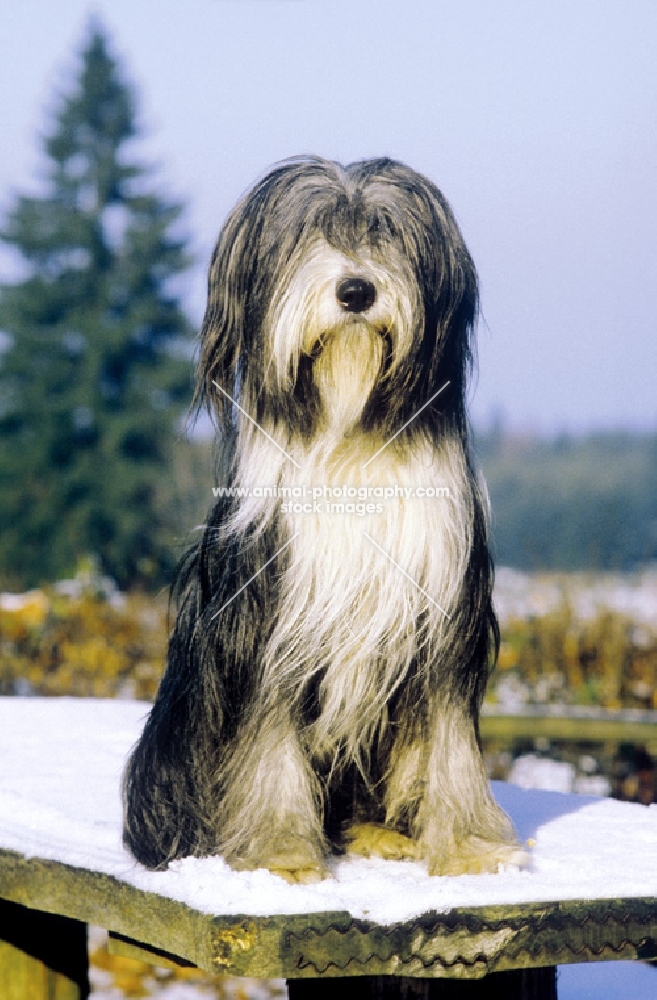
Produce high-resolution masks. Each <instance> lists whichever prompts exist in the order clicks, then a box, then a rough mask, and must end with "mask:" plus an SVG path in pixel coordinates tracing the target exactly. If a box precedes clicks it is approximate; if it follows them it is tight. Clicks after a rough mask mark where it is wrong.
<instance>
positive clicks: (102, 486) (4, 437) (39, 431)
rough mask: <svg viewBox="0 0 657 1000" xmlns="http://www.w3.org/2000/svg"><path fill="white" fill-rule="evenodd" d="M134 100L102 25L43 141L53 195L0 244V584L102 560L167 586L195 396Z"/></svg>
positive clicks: (171, 209)
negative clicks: (177, 482) (172, 524)
mask: <svg viewBox="0 0 657 1000" xmlns="http://www.w3.org/2000/svg"><path fill="white" fill-rule="evenodd" d="M136 137H137V129H136V124H135V100H134V95H133V92H132V90H131V88H130V87H129V86H128V85H127V84H126V83H125V82H124V80H123V79H122V75H121V72H120V68H119V67H118V65H117V63H116V61H115V60H114V59H113V58H112V56H111V54H110V51H109V47H108V43H107V40H106V38H105V35H104V33H103V31H102V30H101V29H100V28H99V27H97V26H96V27H93V28H92V29H91V31H90V34H89V38H88V41H87V44H86V45H85V47H84V49H83V52H82V59H81V72H80V74H79V77H78V79H77V83H76V85H75V87H74V88H73V89H72V92H71V93H69V95H68V96H67V97H65V98H64V100H63V101H62V102H61V103H60V108H59V111H58V113H57V115H56V117H55V120H54V123H53V126H52V129H51V131H50V133H49V135H48V137H47V139H46V140H45V153H46V156H47V162H48V175H47V189H46V193H45V194H44V196H43V197H18V198H17V199H16V202H15V204H14V206H13V208H12V209H11V211H10V212H9V214H8V217H7V218H6V220H5V223H4V226H3V227H2V230H1V231H0V236H1V237H2V239H3V240H4V241H5V243H6V244H8V245H9V246H11V247H12V248H13V249H14V250H15V251H17V253H18V255H19V258H21V259H22V269H23V274H24V275H25V276H24V277H23V279H22V280H20V281H18V282H14V283H12V284H7V285H4V286H3V287H1V288H0V331H2V343H1V344H0V524H1V528H0V583H1V584H2V585H4V586H14V587H17V586H20V587H25V586H31V585H34V584H38V583H40V582H43V581H47V580H53V579H56V578H59V577H61V576H63V575H68V574H70V573H71V572H72V571H73V570H74V569H75V565H76V563H77V561H78V560H79V559H80V557H82V556H85V555H89V554H91V555H94V556H96V557H97V558H98V559H99V560H100V564H101V566H102V568H103V570H104V571H105V572H107V573H110V574H111V575H112V576H114V577H115V578H116V579H117V580H118V582H119V583H120V584H121V585H122V586H124V587H125V586H130V585H133V584H141V585H155V584H160V583H161V582H162V581H163V580H164V579H165V577H166V576H167V574H168V571H169V568H170V564H171V558H172V556H171V551H172V544H171V543H172V538H171V532H170V530H169V529H168V525H167V519H166V512H165V511H163V510H162V509H160V508H159V507H158V482H159V481H161V479H162V477H166V474H167V466H168V462H169V461H170V457H171V452H172V446H173V442H174V439H175V435H176V434H177V433H178V427H179V423H180V419H181V416H182V414H183V412H184V409H185V407H186V404H187V403H188V400H189V395H190V388H191V386H190V356H191V349H190V329H189V324H188V321H187V319H186V318H185V316H184V314H183V312H182V310H181V306H180V302H179V299H178V297H177V295H176V292H175V288H174V284H175V279H176V277H177V276H178V275H180V273H181V272H182V271H183V270H184V269H185V268H186V267H187V266H188V263H189V260H188V257H187V254H186V250H185V243H184V240H183V239H182V238H181V237H180V236H178V235H176V229H177V227H176V223H177V222H178V220H179V217H180V214H181V211H182V206H181V205H180V204H177V203H173V202H171V201H168V200H166V199H164V198H162V197H160V196H158V194H157V193H156V192H155V191H154V190H153V188H152V184H153V181H152V178H151V177H150V174H149V171H148V170H147V169H146V168H144V167H143V166H141V165H140V164H139V162H138V161H136V160H135V159H134V152H133V148H132V147H133V140H134V139H135V138H136Z"/></svg>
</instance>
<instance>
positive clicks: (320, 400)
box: [124, 157, 523, 882]
mask: <svg viewBox="0 0 657 1000" xmlns="http://www.w3.org/2000/svg"><path fill="white" fill-rule="evenodd" d="M476 311H477V277H476V273H475V269H474V266H473V263H472V260H471V258H470V255H469V253H468V251H467V249H466V246H465V244H464V242H463V238H462V236H461V233H460V231H459V229H458V227H457V224H456V222H455V219H454V216H453V215H452V212H451V210H450V208H449V205H448V204H447V202H446V200H445V199H444V197H443V196H442V194H441V193H440V191H438V190H437V188H436V187H434V186H433V184H431V183H430V182H429V181H428V180H426V179H425V178H424V177H422V176H421V175H419V174H417V173H415V172H414V171H412V170H410V169H409V168H408V167H406V166H404V165H402V164H400V163H398V162H395V161H392V160H389V159H375V160H366V161H363V162H359V163H352V164H350V165H349V166H347V167H342V166H340V165H339V164H337V163H333V162H329V161H326V160H322V159H319V158H312V157H311V158H300V159H293V160H289V161H286V162H284V163H282V164H280V165H278V166H276V167H275V168H274V169H273V170H272V171H271V172H270V173H269V174H268V175H267V176H266V177H265V178H264V179H263V180H262V181H260V183H258V184H256V186H255V187H254V188H253V189H252V190H251V191H250V192H249V193H248V194H247V195H246V197H245V198H244V199H243V200H242V201H241V202H240V203H239V204H238V205H237V207H236V208H235V209H234V211H233V212H232V213H231V215H230V216H229V218H228V220H227V222H226V224H225V226H224V227H223V230H222V232H221V234H220V236H219V239H218V242H217V245H216V249H215V251H214V255H213V258H212V264H211V267H210V275H209V294H208V305H207V311H206V314H205V319H204V322H203V329H202V334H201V338H202V339H201V356H200V367H199V382H198V389H197V401H199V402H200V401H205V402H206V403H208V404H209V405H210V406H211V408H212V409H213V411H214V413H215V415H216V418H217V421H218V427H219V473H220V476H221V482H222V486H221V487H220V488H217V489H216V490H215V491H214V492H215V494H217V496H218V499H217V502H216V504H215V506H214V508H213V509H212V511H211V513H210V515H209V517H208V519H207V523H206V524H205V525H203V528H202V534H201V536H200V541H199V542H198V544H197V545H196V546H195V547H194V548H193V549H192V551H191V552H190V553H189V554H188V556H187V558H186V560H184V561H183V564H182V566H181V569H180V573H179V578H178V598H179V610H178V616H177V621H176V624H175V628H174V630H173V633H172V635H171V639H170V644H169V653H168V665H167V670H166V673H165V676H164V678H163V680H162V683H161V685H160V689H159V691H158V694H157V698H156V701H155V704H154V706H153V709H152V711H151V714H150V717H149V719H148V721H147V723H146V727H145V729H144V733H143V735H142V737H141V739H140V741H139V743H138V744H137V746H136V748H135V749H134V751H133V752H132V755H131V757H130V760H129V763H128V766H127V770H126V774H125V783H124V796H125V817H126V818H125V832H124V840H125V844H126V846H127V847H128V848H129V849H130V851H132V853H133V855H134V856H135V857H136V858H137V859H138V860H139V861H141V862H142V863H143V864H144V865H146V866H147V867H149V868H163V867H166V865H167V864H168V862H170V861H171V860H172V859H174V858H180V857H183V856H186V855H197V856H199V855H200V856H205V855H210V854H222V855H223V856H224V857H225V859H226V860H227V861H228V862H229V864H231V865H232V866H233V867H235V868H248V869H254V868H259V867H265V868H268V869H270V870H271V871H273V872H276V873H278V874H280V875H282V876H283V877H284V878H287V879H288V880H289V881H302V882H303V881H310V880H315V879H318V878H322V877H324V876H325V875H326V874H327V873H328V870H327V866H326V858H327V855H328V853H329V851H330V848H331V847H333V848H334V849H338V850H344V849H346V850H348V851H350V852H353V853H357V854H363V855H368V856H369V855H379V856H382V857H386V858H416V859H423V860H425V861H426V863H427V865H428V869H429V871H430V872H431V873H434V874H457V873H462V872H482V871H496V870H497V869H498V867H499V865H500V864H507V863H512V864H515V863H522V860H523V854H522V851H521V850H520V849H519V846H518V844H517V842H516V839H515V837H514V834H513V831H512V829H511V826H510V823H509V820H508V818H507V816H506V815H505V814H504V813H503V812H502V811H501V810H500V809H499V807H498V806H497V805H496V803H495V801H494V800H493V798H492V795H491V792H490V789H489V786H488V782H487V779H486V774H485V771H484V767H483V763H482V758H481V753H480V749H479V738H478V715H479V708H480V705H481V700H482V697H483V693H484V688H485V685H486V680H487V676H488V671H489V667H490V666H491V664H492V662H493V661H494V658H495V653H496V649H497V644H498V630H497V623H496V619H495V616H494V613H493V609H492V605H491V586H492V571H491V561H490V558H489V553H488V548H487V543H486V518H485V505H484V502H483V500H482V493H481V487H480V486H479V484H478V481H477V478H476V476H475V473H474V471H473V465H472V461H471V457H470V453H469V447H468V437H467V420H466V412H465V389H466V375H467V374H468V369H469V367H470V365H471V361H472V336H473V325H474V322H475V318H476Z"/></svg>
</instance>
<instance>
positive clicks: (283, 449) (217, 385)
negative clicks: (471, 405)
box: [212, 379, 431, 469]
mask: <svg viewBox="0 0 657 1000" xmlns="http://www.w3.org/2000/svg"><path fill="white" fill-rule="evenodd" d="M212 384H213V385H216V387H217V389H218V390H219V392H223V394H224V396H225V397H226V399H229V400H230V401H231V403H232V404H233V406H236V407H237V409H238V410H239V411H240V413H243V414H244V416H245V417H246V419H247V420H250V421H251V423H252V424H253V426H254V427H257V428H258V430H259V431H262V433H263V434H264V435H265V437H266V438H268V439H269V440H270V441H271V443H272V444H273V445H275V446H276V447H277V448H278V450H279V451H280V452H282V453H283V455H285V457H286V458H288V459H289V460H290V462H292V465H296V467H297V469H300V468H301V466H300V465H299V463H298V462H295V461H294V459H293V458H292V456H291V455H288V453H287V452H286V451H285V448H281V446H280V444H279V443H278V441H274V439H273V437H272V436H271V434H268V433H267V431H266V430H265V428H264V427H261V426H260V424H259V423H258V421H257V420H254V419H253V417H250V416H249V414H248V413H247V412H246V410H243V409H242V407H241V406H240V404H239V403H238V402H237V400H235V399H233V397H232V396H231V395H230V393H228V392H226V390H225V389H222V388H221V386H220V385H219V383H218V382H215V380H214V379H212ZM430 402H431V401H430ZM402 430H403V428H402Z"/></svg>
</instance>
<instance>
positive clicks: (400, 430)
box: [215, 381, 449, 469]
mask: <svg viewBox="0 0 657 1000" xmlns="http://www.w3.org/2000/svg"><path fill="white" fill-rule="evenodd" d="M215 385H216V382H215ZM448 385H449V381H447V382H445V384H444V385H443V386H441V388H440V389H439V390H438V392H434V394H433V396H432V397H431V399H428V400H427V401H426V403H423V404H422V406H421V407H420V409H419V410H416V412H415V413H414V414H413V416H412V417H411V418H410V420H407V421H406V423H405V424H402V426H401V427H400V428H399V430H398V431H395V433H394V434H393V435H392V437H391V438H388V440H387V441H386V443H385V444H382V445H381V447H380V448H379V450H378V451H376V452H375V453H374V454H373V455H372V457H371V458H368V460H367V461H366V462H365V465H362V466H361V469H366V468H367V466H368V465H369V464H370V462H373V461H374V459H375V458H376V457H377V455H380V454H381V452H382V451H383V450H384V449H385V448H387V447H388V445H389V444H390V443H391V442H392V441H394V440H395V438H396V437H397V435H398V434H401V432H402V431H403V430H405V428H406V427H408V425H409V424H412V423H413V421H414V420H415V418H416V417H417V416H419V415H420V413H422V410H426V408H427V406H429V404H430V403H433V401H434V399H435V398H436V396H440V394H441V392H442V391H443V389H446V388H447V386H448Z"/></svg>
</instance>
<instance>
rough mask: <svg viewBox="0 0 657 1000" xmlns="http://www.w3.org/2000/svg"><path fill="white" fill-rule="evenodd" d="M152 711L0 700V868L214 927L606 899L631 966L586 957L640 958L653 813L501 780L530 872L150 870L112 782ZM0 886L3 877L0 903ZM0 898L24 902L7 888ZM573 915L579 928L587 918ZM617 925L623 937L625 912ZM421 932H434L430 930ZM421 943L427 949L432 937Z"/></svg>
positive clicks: (655, 842)
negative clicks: (628, 908)
mask: <svg viewBox="0 0 657 1000" xmlns="http://www.w3.org/2000/svg"><path fill="white" fill-rule="evenodd" d="M148 711H149V706H148V705H146V704H143V703H136V702H127V701H101V700H95V699H70V698H61V699H43V698H0V762H1V763H0V860H2V853H3V852H15V853H16V854H17V855H21V856H22V858H23V859H45V860H46V861H47V862H56V863H59V864H61V865H64V866H68V867H69V868H72V869H75V870H77V869H82V870H85V871H86V872H93V873H103V874H104V875H106V876H111V878H112V879H113V880H116V882H117V883H120V884H121V885H123V886H130V887H133V888H134V889H137V890H142V891H143V892H145V893H149V894H157V896H158V897H160V898H161V899H162V900H164V901H165V902H166V901H167V900H171V901H177V902H178V903H182V904H185V905H186V906H187V907H189V908H191V910H193V911H194V912H195V913H196V914H203V915H210V916H212V917H213V918H214V917H216V918H217V919H218V918H219V917H221V918H228V917H231V916H233V915H234V916H237V915H239V916H240V918H241V917H243V915H245V914H246V915H249V917H252V918H254V919H255V920H257V919H258V918H269V917H271V918H273V917H275V916H276V915H290V917H291V918H292V916H293V915H300V914H306V915H307V914H318V915H319V914H327V912H328V913H331V914H334V915H335V914H336V912H338V913H342V914H343V915H344V916H345V918H346V917H349V918H351V919H352V921H354V920H355V921H356V922H358V921H359V920H360V921H366V922H367V925H368V926H371V925H379V926H382V927H384V928H385V927H386V926H387V927H389V926H390V925H395V926H396V925H398V924H401V923H404V922H406V923H407V924H408V922H409V921H414V920H420V919H421V918H422V919H424V918H426V915H427V914H434V915H435V914H449V913H450V912H455V911H458V912H459V913H461V914H463V913H464V912H466V911H467V912H470V911H472V912H473V913H480V912H481V913H483V912H484V910H482V909H481V908H484V909H485V908H488V910H487V911H486V912H492V911H491V909H490V908H499V907H508V908H510V909H509V911H508V912H509V913H511V912H513V914H515V916H514V918H513V919H514V920H520V921H521V919H522V914H523V913H527V914H530V913H534V914H537V913H540V914H542V916H541V920H544V916H545V914H546V913H548V910H547V909H540V907H539V909H536V905H537V904H544V903H548V902H551V901H560V902H559V903H558V906H557V908H558V907H562V909H560V910H559V912H560V913H561V912H564V911H563V903H564V901H573V902H574V903H577V901H595V900H599V901H605V900H606V901H610V905H611V903H612V902H614V901H623V900H625V901H627V900H631V899H636V900H637V901H640V900H644V901H645V904H646V906H647V909H646V908H645V907H644V909H643V910H642V911H641V913H642V914H643V915H642V916H641V917H640V920H639V923H640V924H641V926H639V925H637V928H638V929H636V932H635V938H636V941H635V942H634V944H633V947H634V948H635V950H634V951H633V952H632V955H631V956H630V955H629V954H628V953H627V951H625V952H623V953H622V954H621V952H622V948H621V950H618V948H617V947H616V945H614V950H613V952H609V951H608V952H606V953H605V954H604V955H603V954H602V950H601V949H602V945H600V947H598V945H597V944H595V947H594V948H593V952H592V953H591V954H590V955H588V956H587V957H600V956H602V957H636V954H640V942H641V941H642V940H643V937H642V936H641V935H642V934H643V931H642V929H641V928H642V927H643V926H644V924H645V922H646V920H647V921H648V922H649V924H650V927H647V925H646V931H645V934H646V935H648V937H649V938H651V936H652V937H657V927H653V923H655V922H657V914H655V909H654V905H653V904H654V898H657V806H649V807H645V806H641V805H634V804H630V803H621V802H617V801H614V800H611V799H594V798H589V797H584V796H579V795H565V794H559V793H556V792H545V791H535V790H523V789H520V788H516V787H513V786H511V785H508V784H503V783H494V784H493V789H494V793H495V796H496V798H497V800H498V801H499V803H500V804H501V805H502V807H503V808H504V809H505V810H506V811H507V812H508V813H509V815H510V816H511V818H512V820H513V823H514V825H515V828H516V831H517V833H518V835H519V837H520V839H521V840H522V841H523V842H526V843H528V845H529V848H528V849H529V853H530V856H531V863H530V867H529V869H528V870H522V871H521V870H519V869H513V870H506V871H501V872H499V873H498V874H494V875H462V876H458V877H455V876H433V877H431V876H429V875H428V874H427V871H426V867H425V866H424V865H423V864H422V863H419V862H411V861H400V862H394V861H383V860H378V859H364V858H334V859H333V860H332V862H331V873H332V877H331V878H327V879H325V880H324V881H322V882H319V883H316V884H314V885H288V884H287V883H286V882H285V881H283V880H282V879H281V878H279V877H277V876H275V875H272V874H271V873H270V872H268V871H265V870H259V871H254V872H235V871H233V870H232V869H231V868H229V867H228V865H226V864H225V863H224V861H223V860H222V859H221V858H219V857H212V858H202V859H199V858H186V859H183V860H181V861H177V862H174V863H173V864H171V865H170V866H169V869H168V870H167V871H164V872H150V871H147V870H146V869H145V868H143V867H142V866H141V865H139V864H137V863H136V862H135V861H134V860H133V859H132V857H131V856H130V855H129V854H128V853H127V852H126V851H125V849H124V848H123V846H122V843H121V824H122V807H121V798H120V785H121V774H122V770H123V767H124V763H125V760H126V756H127V754H128V753H129V751H130V749H131V747H132V746H133V745H134V743H135V742H136V740H137V739H138V737H139V734H140V732H141V728H142V726H143V723H144V721H145V717H146V715H147V713H148ZM8 856H9V855H6V857H8ZM12 857H13V855H12ZM20 863H21V864H24V862H23V860H21V861H20ZM25 864H26V862H25ZM67 870H68V869H67ZM2 884H3V869H2V867H1V866H0V895H2V894H3V892H2ZM112 884H115V883H114V882H113V883H112ZM60 894H61V893H60ZM7 895H8V896H9V898H14V899H17V900H18V901H21V897H20V896H17V895H16V891H15V892H14V895H13V896H12V895H11V893H7ZM525 904H527V905H528V907H529V908H527V907H526V906H525ZM33 905H37V904H33ZM39 905H41V904H39ZM586 905H589V904H588V903H586ZM605 906H606V904H604V905H603V906H602V908H601V907H600V906H598V917H599V919H600V921H601V925H602V923H605V921H606V919H607V918H606V914H607V912H608V911H607V910H606V909H605V908H604V907H605ZM523 907H525V908H524V909H523ZM532 907H533V908H532ZM44 908H47V907H44ZM594 908H595V907H594ZM124 909H125V906H124ZM571 910H572V908H571ZM171 912H172V913H173V912H174V911H173V910H171ZM175 912H178V911H175ZM185 912H186V911H185ZM499 912H501V911H499ZM549 912H556V911H554V907H553V910H552V911H549ZM573 912H574V911H573ZM609 912H611V911H609ZM623 912H624V911H623ZM495 913H498V910H495ZM578 913H579V916H578V917H577V919H578V920H579V921H580V924H581V923H582V921H586V919H587V917H586V909H584V910H581V909H580V910H578ZM646 913H647V914H648V916H647V917H646ZM69 915H75V914H69ZM423 915H424V918H423ZM519 915H520V916H519ZM653 917H654V919H653ZM167 919H169V921H170V920H171V918H167ZM176 919H177V918H176ZM314 919H315V922H316V924H317V918H314ZM436 919H437V918H436ZM532 919H534V918H532ZM536 919H538V917H536ZM614 919H617V923H618V927H620V928H622V927H623V926H624V922H625V921H626V918H625V917H624V916H623V913H620V911H619V912H618V913H617V914H616V917H615V918H614ZM628 919H629V918H628ZM97 922H100V921H97ZM642 922H643V923H642ZM265 923H266V921H265ZM265 923H262V926H265ZM425 923H426V920H425ZM466 923H467V921H466ZM106 926H110V927H111V925H109V924H108V925H106ZM327 926H328V925H327ZM345 926H346V925H345ZM363 926H364V925H363ZM418 926H419V924H418ZM423 926H424V925H423ZM432 926H433V925H432ZM482 926H483V925H482ZM496 926H498V925H496ZM499 926H500V927H501V924H500V925H499ZM514 926H515V925H514ZM537 926H538V925H537ZM543 926H544V924H541V927H543ZM331 927H334V924H333V925H331ZM359 927H360V925H359ZM468 927H470V925H469V924H468ZM115 929H117V928H115ZM118 929H119V930H120V929H121V928H118ZM498 929H499V928H498ZM126 933H132V932H126ZM322 933H324V931H322ZM340 933H342V931H340ZM359 933H361V931H360V930H359ZM362 933H365V931H363V932H362ZM431 933H432V934H434V935H435V933H437V932H436V931H435V927H434V930H433V931H431ZM491 933H492V932H491ZM496 933H497V931H496ZM500 933H502V932H501V931H500ZM619 933H620V932H619ZM637 935H638V937H637ZM135 936H136V935H135ZM425 936H426V937H427V941H428V940H429V936H430V932H429V930H427V931H426V935H425ZM644 936H645V935H644ZM617 937H618V935H617ZM138 939H140V940H144V941H150V943H151V944H153V945H157V941H158V940H159V938H158V937H157V934H154V935H151V937H150V938H149V937H148V935H146V934H145V935H144V937H143V938H138ZM492 940H493V939H492V938H491V941H492ZM504 940H507V938H504V934H502V937H500V936H499V934H498V937H497V938H495V942H496V943H495V949H497V950H496V955H497V951H499V948H500V947H501V946H502V945H501V944H500V942H502V944H503V942H504ZM528 940H531V935H530V937H529V939H528ZM623 940H624V938H623ZM231 941H232V939H231ZM637 941H638V942H639V943H638V944H637V943H636V942H637ZM233 943H234V942H233ZM425 944H426V942H425ZM159 946H160V947H164V946H162V945H159ZM240 947H242V948H243V950H244V949H246V947H247V946H246V945H243V944H242V945H240ZM423 947H424V945H423ZM491 947H492V945H491ZM550 947H552V945H551V946H550ZM591 947H593V945H592V946H591ZM637 948H639V951H638V952H637V950H636V949H637ZM596 949H597V950H596ZM551 953H552V952H550V954H551ZM178 954H183V952H182V951H180V952H178ZM496 960H497V959H496ZM565 960H566V961H568V960H570V961H572V960H580V961H581V960H583V959H582V957H580V958H579V959H574V958H572V957H571V958H566V959H565ZM195 961H197V962H198V964H202V962H201V961H200V960H199V959H198V958H195ZM213 961H214V962H215V964H216V962H217V959H216V957H215V958H214V959H213ZM297 961H298V960H297ZM382 961H383V959H382ZM422 961H423V962H425V966H426V960H425V959H424V958H423V959H422ZM474 961H475V959H473V962H474ZM559 961H561V959H559ZM520 964H528V962H526V961H525V962H524V963H520ZM536 964H546V963H545V961H543V962H541V961H537V962H536ZM204 967H207V963H206V966H204ZM382 968H383V966H382ZM386 968H388V967H386ZM484 971H485V970H484ZM406 974H427V973H426V972H424V973H423V972H422V971H420V972H415V973H412V972H410V971H409V972H407V973H406ZM477 974H481V972H479V973H477Z"/></svg>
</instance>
